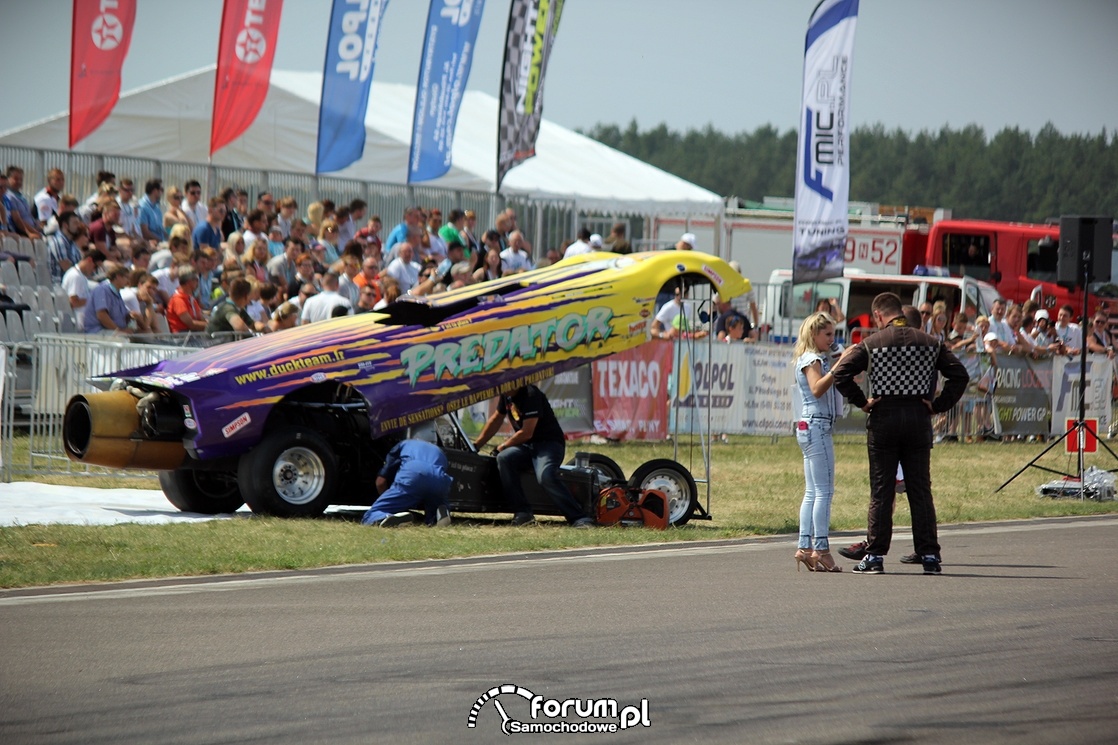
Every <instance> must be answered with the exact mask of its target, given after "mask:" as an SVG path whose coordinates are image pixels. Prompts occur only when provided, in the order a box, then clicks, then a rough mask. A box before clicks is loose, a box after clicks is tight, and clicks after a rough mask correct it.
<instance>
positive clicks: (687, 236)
mask: <svg viewBox="0 0 1118 745" xmlns="http://www.w3.org/2000/svg"><path fill="white" fill-rule="evenodd" d="M679 240H680V242H681V243H686V244H687V245H688V246H690V247H691V248H694V247H695V246H697V245H699V239H698V238H696V237H695V234H694V233H684V234H683V235H681V236H680V237H679Z"/></svg>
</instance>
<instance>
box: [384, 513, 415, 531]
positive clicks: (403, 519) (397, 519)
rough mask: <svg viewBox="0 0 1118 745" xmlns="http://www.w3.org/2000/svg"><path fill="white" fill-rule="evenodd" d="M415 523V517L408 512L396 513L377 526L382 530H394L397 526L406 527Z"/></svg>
mask: <svg viewBox="0 0 1118 745" xmlns="http://www.w3.org/2000/svg"><path fill="white" fill-rule="evenodd" d="M414 521H415V515H413V514H412V513H410V512H397V513H396V514H395V515H389V516H388V517H386V518H384V519H383V520H381V521H380V522H379V523H378V525H380V527H382V528H395V527H396V526H397V525H408V524H410V523H412V522H414Z"/></svg>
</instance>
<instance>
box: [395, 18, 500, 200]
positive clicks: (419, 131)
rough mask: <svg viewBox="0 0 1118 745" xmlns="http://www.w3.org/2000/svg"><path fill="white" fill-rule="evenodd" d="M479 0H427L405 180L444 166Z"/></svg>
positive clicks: (434, 173) (430, 175)
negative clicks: (425, 30) (424, 34)
mask: <svg viewBox="0 0 1118 745" xmlns="http://www.w3.org/2000/svg"><path fill="white" fill-rule="evenodd" d="M484 8H485V0H460V2H455V1H454V0H431V8H430V10H429V11H428V12H427V35H426V37H425V38H424V40H423V57H422V58H421V59H420V62H419V84H418V85H417V86H416V90H415V117H414V118H413V120H412V137H411V153H410V155H409V157H408V183H409V184H411V183H414V182H417V181H430V180H431V179H435V178H438V177H439V176H442V175H443V174H444V173H446V172H447V171H449V170H450V162H451V151H452V149H453V147H454V126H455V124H456V122H457V121H458V108H459V107H460V106H461V105H462V95H463V94H464V93H465V92H466V81H467V80H469V77H470V65H471V64H472V63H473V61H474V45H475V43H476V41H477V32H478V28H479V27H480V26H481V12H482V10H483V9H484Z"/></svg>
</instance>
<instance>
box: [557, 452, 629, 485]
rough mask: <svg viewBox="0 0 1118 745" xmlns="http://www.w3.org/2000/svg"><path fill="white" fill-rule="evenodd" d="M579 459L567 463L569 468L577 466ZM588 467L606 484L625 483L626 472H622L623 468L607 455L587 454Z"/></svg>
mask: <svg viewBox="0 0 1118 745" xmlns="http://www.w3.org/2000/svg"><path fill="white" fill-rule="evenodd" d="M577 460H578V458H571V459H570V460H569V461H567V465H568V466H573V465H575V462H576V461H577ZM586 465H587V467H588V468H590V469H591V470H593V471H597V472H598V475H599V476H601V478H602V480H603V481H605V482H613V481H617V482H619V483H621V482H624V481H625V472H624V471H622V470H621V466H619V465H617V462H616V461H614V459H613V458H610V457H609V456H606V455H598V454H597V453H586Z"/></svg>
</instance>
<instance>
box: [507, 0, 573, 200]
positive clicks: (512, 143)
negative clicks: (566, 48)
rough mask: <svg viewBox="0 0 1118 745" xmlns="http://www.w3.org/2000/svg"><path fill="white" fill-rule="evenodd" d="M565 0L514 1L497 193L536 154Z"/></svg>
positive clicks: (509, 30)
mask: <svg viewBox="0 0 1118 745" xmlns="http://www.w3.org/2000/svg"><path fill="white" fill-rule="evenodd" d="M562 12H563V0H512V6H511V7H510V8H509V28H508V34H507V35H506V37H505V62H504V66H503V72H502V75H501V110H500V115H499V117H498V119H497V128H498V131H497V191H500V190H501V182H502V181H504V179H505V174H506V173H508V172H509V170H510V169H512V168H514V167H515V166H518V165H520V164H521V163H523V162H524V161H526V160H528V159H529V158H532V157H534V156H535V154H536V137H537V136H538V135H539V132H540V120H542V119H543V82H544V75H545V74H546V72H547V61H548V59H550V57H551V47H552V45H554V43H555V35H556V34H557V33H558V32H559V18H560V16H561V15H562Z"/></svg>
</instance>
